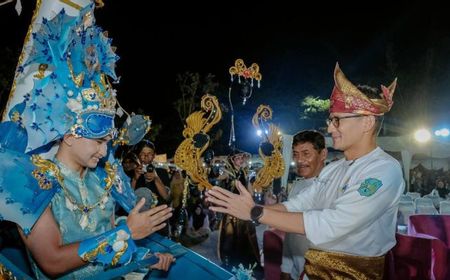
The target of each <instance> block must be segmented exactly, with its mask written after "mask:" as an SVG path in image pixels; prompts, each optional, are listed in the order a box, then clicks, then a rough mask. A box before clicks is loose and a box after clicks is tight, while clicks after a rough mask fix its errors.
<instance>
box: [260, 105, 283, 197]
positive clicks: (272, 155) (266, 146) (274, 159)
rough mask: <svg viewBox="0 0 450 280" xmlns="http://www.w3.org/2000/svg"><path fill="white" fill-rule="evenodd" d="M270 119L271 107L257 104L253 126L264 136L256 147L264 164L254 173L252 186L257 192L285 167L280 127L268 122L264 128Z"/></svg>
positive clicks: (281, 172)
mask: <svg viewBox="0 0 450 280" xmlns="http://www.w3.org/2000/svg"><path fill="white" fill-rule="evenodd" d="M270 119H272V109H271V108H270V107H269V106H268V105H259V107H258V109H257V110H256V113H255V115H254V116H253V119H252V123H253V126H254V127H255V128H256V129H258V130H261V131H262V133H263V135H264V137H265V140H264V141H263V142H261V144H260V145H259V149H258V153H259V156H260V157H261V159H262V160H263V162H264V165H263V167H262V168H261V169H260V170H259V171H258V173H257V174H256V180H255V182H254V183H253V188H254V189H255V190H256V191H258V192H261V191H262V189H265V188H267V187H268V186H269V185H270V184H271V183H272V181H273V180H274V179H275V178H279V177H281V176H282V175H283V173H284V168H285V167H284V160H283V155H282V154H281V149H282V146H283V142H282V141H281V132H280V129H279V128H278V127H277V126H276V125H274V124H269V127H268V129H265V128H264V127H265V126H267V124H266V122H267V121H268V120H270Z"/></svg>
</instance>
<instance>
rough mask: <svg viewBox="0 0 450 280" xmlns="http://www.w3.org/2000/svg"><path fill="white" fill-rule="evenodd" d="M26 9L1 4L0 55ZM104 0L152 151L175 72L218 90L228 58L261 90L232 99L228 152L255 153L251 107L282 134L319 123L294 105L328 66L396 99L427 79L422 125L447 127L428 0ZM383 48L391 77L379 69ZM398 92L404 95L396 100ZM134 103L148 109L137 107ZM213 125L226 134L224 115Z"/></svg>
mask: <svg viewBox="0 0 450 280" xmlns="http://www.w3.org/2000/svg"><path fill="white" fill-rule="evenodd" d="M23 2H25V1H23ZM27 2H28V3H23V5H24V12H23V14H22V15H21V16H17V15H16V14H14V11H13V5H11V4H9V5H7V6H3V7H1V8H0V24H1V26H2V28H1V30H0V47H4V46H8V47H10V48H11V49H13V50H18V49H20V46H21V44H22V41H23V38H24V36H25V32H26V28H27V25H28V24H29V22H30V19H31V12H30V11H31V9H32V8H33V5H34V1H27ZM30 2H31V3H30ZM105 2H106V6H105V8H103V9H101V10H98V11H97V14H96V15H97V23H98V25H100V26H101V27H102V28H104V29H105V30H107V31H108V32H109V35H110V37H111V38H113V45H115V46H117V53H118V54H119V56H120V57H121V59H120V60H119V62H118V68H117V73H118V75H120V76H122V78H121V83H120V85H119V86H118V90H119V99H120V100H121V103H122V105H125V106H124V107H126V109H130V111H133V110H136V109H137V108H138V107H143V108H144V109H145V111H146V113H148V114H149V115H150V116H151V117H152V119H153V120H154V122H155V123H161V124H162V125H163V130H162V131H161V139H164V140H160V141H157V144H158V146H162V145H163V143H162V142H164V143H169V145H172V146H173V145H174V144H175V143H176V141H179V138H178V139H177V138H174V137H173V135H169V134H173V132H170V130H167V129H164V127H167V126H168V125H174V124H175V125H180V124H178V123H179V121H178V117H177V116H176V112H175V111H174V109H173V107H172V102H173V101H174V100H175V99H176V98H177V89H176V84H175V77H176V73H182V72H185V71H192V72H200V73H201V74H206V73H213V74H215V75H216V77H217V81H218V82H219V83H220V84H221V87H222V89H226V88H227V87H228V85H229V75H228V68H229V67H230V66H232V64H233V63H234V60H235V59H236V58H243V59H244V61H245V62H246V63H247V65H249V64H251V63H252V62H256V63H258V64H259V65H260V67H261V73H262V75H263V80H262V87H261V89H259V90H256V91H255V93H254V95H253V97H252V98H251V99H250V100H249V101H248V103H247V105H246V106H245V107H243V106H241V105H239V104H240V99H239V97H238V95H237V94H236V95H235V96H233V100H234V103H235V105H236V114H237V118H238V122H237V127H236V129H237V134H238V146H240V145H241V144H242V146H243V147H244V148H248V149H251V147H256V146H255V145H256V143H257V139H256V137H255V136H254V134H253V133H250V134H249V131H253V130H252V128H251V119H250V118H251V116H252V114H253V113H254V111H255V110H256V108H257V106H258V105H259V104H261V103H266V104H269V105H271V107H272V108H273V110H274V122H275V123H277V124H279V125H280V126H281V128H282V130H283V131H284V132H286V133H294V132H296V131H298V130H300V129H303V128H311V127H312V126H317V125H319V123H318V122H316V123H314V122H313V123H311V122H305V121H302V120H300V118H299V116H300V114H301V108H300V106H299V105H300V102H301V99H302V98H303V97H304V96H306V95H314V96H322V97H328V96H329V94H330V92H331V89H332V86H333V77H332V72H333V68H334V64H335V63H336V61H339V63H340V65H341V68H342V69H343V71H344V73H346V75H347V76H348V77H349V78H350V80H352V81H354V82H355V83H358V82H359V83H368V84H370V85H372V86H379V84H380V83H383V84H388V83H390V82H391V81H392V80H393V78H394V77H395V76H396V75H397V76H398V78H399V89H398V91H399V92H401V91H402V90H403V91H406V90H407V89H408V87H406V86H404V85H403V86H402V78H403V77H402V75H405V76H406V75H409V76H411V75H412V77H422V76H424V75H429V76H431V77H432V79H430V80H427V81H428V82H429V84H431V85H432V90H431V87H430V88H429V90H428V91H426V92H427V94H429V95H430V98H427V99H428V100H430V102H429V104H426V105H424V106H427V112H431V111H433V112H434V114H433V117H432V118H430V119H432V120H431V121H434V124H435V125H437V124H441V123H442V122H445V121H447V122H448V121H450V120H449V119H448V117H447V116H446V115H447V112H448V109H446V107H447V104H449V102H450V94H448V93H447V92H448V89H449V88H450V84H449V83H450V82H449V81H448V76H449V70H450V67H449V65H448V64H449V63H448V62H449V61H450V60H449V55H448V53H449V52H450V51H449V50H450V24H449V22H448V20H446V18H447V17H448V16H447V15H446V10H445V9H444V8H443V7H439V6H438V5H435V4H432V3H431V2H430V1H428V3H421V2H420V1H396V3H394V4H389V3H384V4H383V3H381V2H380V1H376V3H365V4H364V6H365V7H366V8H364V9H363V8H362V7H359V5H362V4H358V5H357V6H355V4H353V8H351V6H350V5H344V4H342V3H339V4H329V3H326V2H324V1H317V2H316V3H313V4H312V7H301V6H302V5H303V4H302V3H301V2H298V3H293V2H292V3H291V4H284V5H283V4H277V5H270V6H269V5H261V4H258V5H253V6H250V5H249V6H245V7H244V6H242V4H237V3H232V2H230V1H226V4H225V3H224V4H214V5H215V6H214V7H212V3H211V2H206V3H205V4H204V6H203V7H202V8H200V6H199V5H200V4H198V3H197V4H192V3H183V4H175V2H172V1H170V2H166V3H165V4H162V7H160V8H159V9H157V8H156V7H155V6H151V5H152V4H146V7H144V6H143V5H142V4H141V2H138V1H123V0H122V1H119V0H114V1H113V0H109V1H105ZM190 2H192V1H190ZM272 2H273V1H272ZM339 2H342V1H339ZM374 2H375V1H374ZM130 3H134V4H133V5H131V4H130ZM149 3H150V2H149ZM246 3H247V2H246ZM272 4H273V3H272ZM194 5H196V6H194ZM295 7H297V8H295ZM298 7H299V8H298ZM5 27H6V28H5ZM131 30H132V31H131ZM133 34H138V36H135V35H133ZM144 41H145V42H147V43H144ZM389 48H391V49H392V51H393V53H394V57H395V63H396V65H397V68H396V70H398V73H399V74H397V72H396V73H395V74H394V73H389V71H387V68H386V65H387V60H386V50H387V49H389ZM430 49H432V50H433V52H432V55H433V56H434V57H433V66H432V67H429V68H427V65H426V60H425V59H424V57H426V55H427V53H428V51H429V50H430ZM17 53H18V51H17ZM422 71H423V72H424V73H422ZM11 76H12V74H11ZM405 80H407V81H408V83H412V82H422V81H418V80H417V79H413V78H404V79H403V81H405ZM402 94H403V95H405V96H406V92H403V93H402ZM144 99H145V100H147V99H150V100H151V101H150V102H148V103H146V104H145V105H144V103H143V102H142V100H144ZM394 100H395V99H394ZM435 100H437V101H435ZM395 101H396V102H397V104H399V103H400V102H399V101H397V100H395ZM406 105H408V103H406ZM428 107H429V108H428ZM428 117H429V116H428ZM394 122H395V120H394ZM222 125H223V126H224V128H225V129H226V127H229V125H230V124H229V119H228V116H227V115H226V116H225V118H224V119H223V120H222ZM320 125H322V123H320ZM180 135H181V131H180ZM224 137H225V138H226V137H227V135H225V136H224ZM249 139H252V140H249ZM158 142H159V143H158ZM240 143H241V144H240ZM170 150H171V149H169V153H170Z"/></svg>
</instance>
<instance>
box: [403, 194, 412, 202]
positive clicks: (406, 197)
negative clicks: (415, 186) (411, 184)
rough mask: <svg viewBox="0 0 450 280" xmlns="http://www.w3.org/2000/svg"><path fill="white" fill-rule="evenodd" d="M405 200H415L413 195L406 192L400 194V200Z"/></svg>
mask: <svg viewBox="0 0 450 280" xmlns="http://www.w3.org/2000/svg"><path fill="white" fill-rule="evenodd" d="M405 201H411V202H412V201H413V199H412V197H410V196H409V195H406V194H402V195H400V202H405Z"/></svg>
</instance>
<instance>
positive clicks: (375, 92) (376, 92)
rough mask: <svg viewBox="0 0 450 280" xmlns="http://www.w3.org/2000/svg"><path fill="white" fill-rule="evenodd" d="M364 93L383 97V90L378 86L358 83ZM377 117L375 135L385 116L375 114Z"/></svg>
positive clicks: (377, 97) (368, 95)
mask: <svg viewBox="0 0 450 280" xmlns="http://www.w3.org/2000/svg"><path fill="white" fill-rule="evenodd" d="M356 87H357V88H358V89H359V90H360V91H361V92H362V93H364V94H365V95H366V96H367V97H368V98H370V99H383V97H382V96H381V91H380V90H379V89H378V88H374V87H370V86H368V85H357V86H356ZM374 117H375V129H374V133H375V135H378V133H379V132H380V130H381V125H382V123H383V120H384V117H383V116H374Z"/></svg>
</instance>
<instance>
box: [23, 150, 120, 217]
mask: <svg viewBox="0 0 450 280" xmlns="http://www.w3.org/2000/svg"><path fill="white" fill-rule="evenodd" d="M31 161H32V163H33V164H34V165H35V166H36V167H37V168H38V169H36V170H34V171H33V172H32V174H33V176H34V177H35V178H36V179H37V180H38V183H39V186H40V187H41V188H42V189H50V188H51V187H52V185H51V181H50V180H48V178H47V176H46V175H47V174H48V175H50V176H53V177H55V178H56V180H57V181H58V183H59V185H60V186H61V189H62V190H63V192H64V197H66V198H67V199H68V200H69V202H70V203H71V204H72V205H74V206H75V207H76V208H75V209H76V210H78V211H80V212H81V213H82V214H83V215H89V213H90V212H91V211H92V210H93V209H95V208H96V207H97V206H99V205H100V204H102V203H103V201H104V200H105V199H106V198H107V197H108V196H109V194H110V193H111V187H112V185H113V182H114V178H115V176H116V168H115V167H113V166H112V165H111V164H110V163H109V162H106V164H105V171H106V173H107V176H106V177H105V178H104V182H105V186H104V190H105V192H104V193H103V194H102V195H101V196H100V197H99V199H98V200H97V201H96V202H95V203H93V204H81V203H78V202H77V201H76V199H75V198H74V197H73V196H72V195H71V194H70V193H69V191H68V190H67V189H66V186H65V184H64V177H63V176H62V175H61V171H60V169H59V167H58V166H57V165H56V164H55V163H54V162H52V161H50V160H47V159H43V158H42V157H41V156H39V155H32V156H31Z"/></svg>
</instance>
